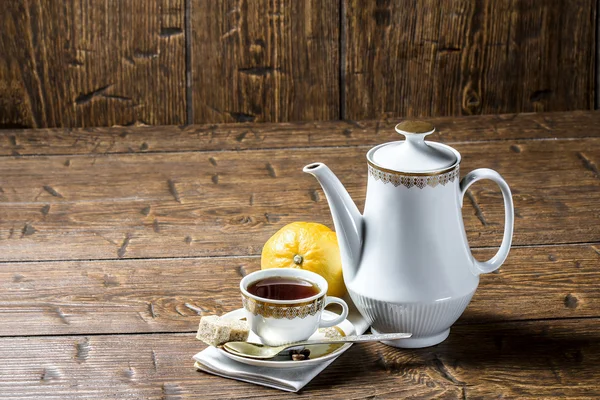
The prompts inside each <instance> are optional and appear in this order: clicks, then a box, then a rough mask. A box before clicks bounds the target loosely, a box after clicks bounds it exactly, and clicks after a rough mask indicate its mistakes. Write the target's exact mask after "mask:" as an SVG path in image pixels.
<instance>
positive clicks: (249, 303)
mask: <svg viewBox="0 0 600 400" xmlns="http://www.w3.org/2000/svg"><path fill="white" fill-rule="evenodd" d="M242 304H243V305H244V308H245V309H246V310H248V311H250V312H251V313H252V314H254V315H262V316H263V317H265V318H275V319H283V318H287V319H294V318H297V317H298V318H306V317H307V316H309V315H316V314H317V313H319V312H321V311H322V310H323V308H324V305H325V296H321V297H319V298H318V299H315V300H313V301H309V302H304V303H293V304H272V303H266V302H264V301H258V300H254V299H251V298H249V297H246V296H244V295H242Z"/></svg>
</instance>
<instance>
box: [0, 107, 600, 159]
mask: <svg viewBox="0 0 600 400" xmlns="http://www.w3.org/2000/svg"><path fill="white" fill-rule="evenodd" d="M427 120H428V121H430V122H431V123H433V124H434V126H435V127H436V129H437V131H436V133H435V135H433V136H432V137H431V138H432V140H435V141H440V142H443V143H449V144H453V143H457V142H465V141H469V142H478V141H500V140H514V139H548V138H563V139H565V138H583V137H597V136H600V113H599V112H596V111H575V112H564V113H540V114H532V113H529V114H507V115H485V116H477V117H469V118H455V117H441V118H439V117H438V118H428V119H427ZM399 121H400V119H395V118H390V119H382V120H374V121H314V122H296V123H279V124H274V123H262V124H253V123H229V124H210V125H208V124H207V125H190V126H185V127H184V126H158V127H154V126H144V127H139V126H138V127H133V126H132V127H113V128H84V129H36V130H31V129H28V130H22V129H19V130H8V129H6V130H0V156H3V155H12V156H21V155H23V156H26V155H53V154H54V155H76V154H116V153H155V152H173V151H181V152H191V151H219V150H259V149H292V148H307V147H340V146H374V145H377V144H381V143H384V142H386V141H394V140H400V139H401V137H400V136H399V135H398V134H397V133H396V131H395V130H394V126H395V125H396V124H397V123H398V122H399ZM366 151H367V150H366V148H365V150H364V152H365V153H366Z"/></svg>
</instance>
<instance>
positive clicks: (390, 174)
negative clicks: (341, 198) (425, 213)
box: [367, 161, 460, 189]
mask: <svg viewBox="0 0 600 400" xmlns="http://www.w3.org/2000/svg"><path fill="white" fill-rule="evenodd" d="M367 163H368V168H369V175H370V176H372V177H373V178H374V179H375V180H376V181H379V180H380V181H381V182H383V183H384V184H387V183H391V184H392V185H394V186H396V187H398V186H401V185H402V186H405V187H407V188H411V187H413V186H415V187H418V188H419V189H423V188H424V187H425V186H431V187H436V186H437V185H442V186H446V184H447V183H448V182H454V180H455V179H458V178H459V176H460V168H459V165H458V164H457V165H455V166H453V167H451V168H450V169H447V170H443V171H441V172H438V173H435V174H431V175H430V174H411V173H405V172H402V173H400V172H397V171H390V170H386V169H383V168H379V167H376V166H374V165H373V164H372V163H371V162H369V161H367Z"/></svg>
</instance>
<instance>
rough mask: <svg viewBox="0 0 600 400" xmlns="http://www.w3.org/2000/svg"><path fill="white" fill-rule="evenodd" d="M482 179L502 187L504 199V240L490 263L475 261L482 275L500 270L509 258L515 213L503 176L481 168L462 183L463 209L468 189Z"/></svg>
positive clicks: (466, 176)
mask: <svg viewBox="0 0 600 400" xmlns="http://www.w3.org/2000/svg"><path fill="white" fill-rule="evenodd" d="M482 179H489V180H492V181H494V182H496V183H497V184H498V186H500V191H502V197H504V236H503V238H502V244H501V245H500V249H499V250H498V252H497V253H496V255H495V256H494V257H492V258H491V259H489V260H488V261H484V262H481V261H477V260H474V262H475V266H476V267H477V269H478V270H479V271H480V273H488V272H493V271H495V270H497V269H498V268H500V266H501V265H502V263H503V262H504V260H506V257H507V256H508V252H509V251H510V245H511V243H512V235H513V223H514V220H515V211H514V207H513V201H512V195H511V193H510V188H509V187H508V185H507V184H506V181H504V179H503V178H502V176H500V174H499V173H497V172H496V171H494V170H492V169H489V168H480V169H476V170H474V171H471V172H469V173H468V174H467V175H465V177H464V178H463V179H462V180H461V181H460V192H461V197H460V203H461V207H462V203H463V199H464V197H465V193H466V192H467V189H469V187H470V186H471V185H472V184H474V183H475V182H477V181H479V180H482Z"/></svg>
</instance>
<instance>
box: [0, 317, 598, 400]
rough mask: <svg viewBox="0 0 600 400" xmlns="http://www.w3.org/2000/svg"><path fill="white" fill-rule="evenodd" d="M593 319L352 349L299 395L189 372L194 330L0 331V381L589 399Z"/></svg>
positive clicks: (11, 387)
mask: <svg viewBox="0 0 600 400" xmlns="http://www.w3.org/2000/svg"><path fill="white" fill-rule="evenodd" d="M599 331H600V321H599V320H598V319H586V320H567V321H531V322H515V323H507V324H506V323H503V324H491V325H473V326H469V325H464V326H457V327H455V328H454V329H453V331H452V333H451V335H450V337H449V338H448V340H446V341H445V342H444V343H442V344H440V345H438V346H436V347H433V348H429V349H418V350H398V349H393V348H390V347H387V346H385V345H382V344H380V343H368V344H367V343H365V344H361V345H355V346H353V347H351V348H350V349H349V350H348V351H347V352H346V353H345V354H344V355H342V356H341V357H340V358H339V359H338V360H337V361H335V362H334V363H333V364H332V365H330V366H329V367H328V368H327V369H326V370H325V371H323V373H322V374H320V375H319V376H318V377H317V378H316V379H315V380H314V381H312V382H311V383H310V384H309V385H308V386H306V387H305V388H304V389H303V390H302V391H301V392H300V393H299V394H292V393H283V392H280V391H277V390H273V389H268V388H264V387H260V386H254V385H250V384H247V383H243V382H238V381H233V380H229V379H223V378H219V377H216V376H212V375H208V374H205V373H201V372H197V371H195V370H194V368H193V366H192V365H193V362H192V360H191V359H190V358H191V356H192V355H194V354H195V353H196V352H198V351H200V350H202V349H203V348H204V345H202V344H200V343H199V342H198V341H196V340H195V338H194V334H193V333H188V334H163V335H118V336H63V337H44V338H4V339H3V340H2V341H0V389H1V390H2V394H3V396H5V397H7V398H13V397H18V398H23V399H38V398H40V397H43V398H46V399H72V398H82V399H104V398H113V397H117V398H124V397H127V398H136V399H167V398H168V399H192V398H193V399H197V398H203V399H213V398H214V399H217V398H218V399H222V398H228V399H247V398H250V397H252V398H261V399H282V398H294V399H304V398H320V399H321V398H322V399H349V398H352V399H367V398H370V399H373V398H382V399H397V398H409V397H415V398H445V399H477V398H496V397H500V398H519V399H539V398H566V397H567V398H575V397H577V398H596V397H598V396H600V389H599V387H598V385H597V382H598V379H600V369H599V368H598V365H599V364H600V336H599V334H598V332H599Z"/></svg>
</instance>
